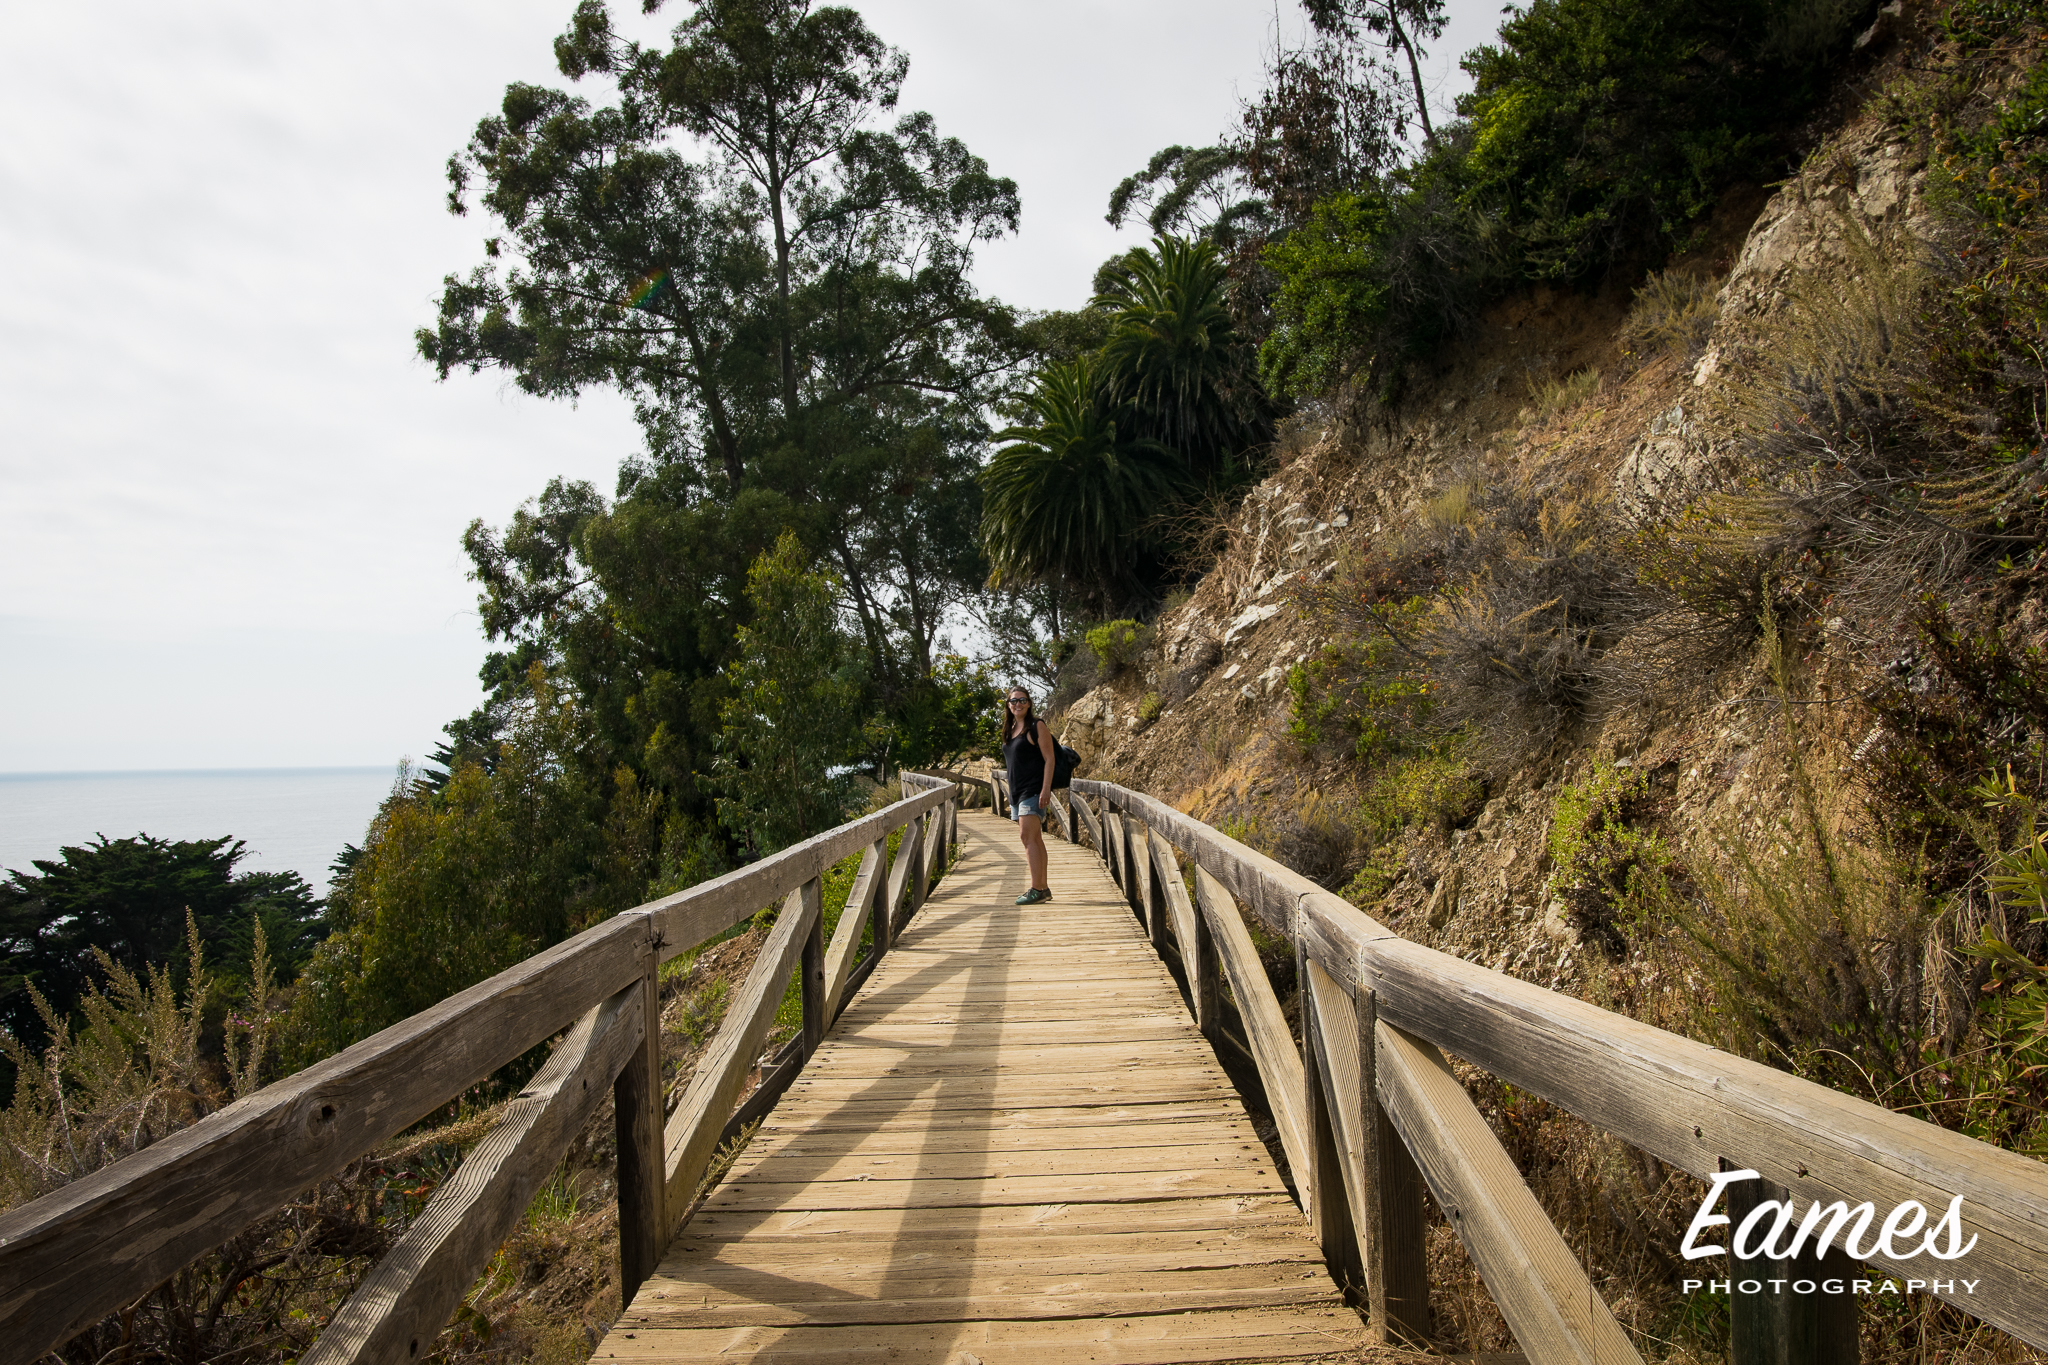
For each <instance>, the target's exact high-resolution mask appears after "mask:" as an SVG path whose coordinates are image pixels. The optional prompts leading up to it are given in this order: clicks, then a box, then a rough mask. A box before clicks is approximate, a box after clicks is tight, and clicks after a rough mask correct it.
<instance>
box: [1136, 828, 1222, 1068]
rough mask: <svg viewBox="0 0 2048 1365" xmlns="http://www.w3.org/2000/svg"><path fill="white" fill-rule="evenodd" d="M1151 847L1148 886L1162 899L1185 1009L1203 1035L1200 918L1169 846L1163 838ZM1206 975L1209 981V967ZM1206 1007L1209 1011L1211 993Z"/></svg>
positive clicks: (1211, 1000) (1202, 940) (1211, 999)
mask: <svg viewBox="0 0 2048 1365" xmlns="http://www.w3.org/2000/svg"><path fill="white" fill-rule="evenodd" d="M1151 847H1152V886H1153V889H1154V894H1156V895H1159V896H1162V897H1163V898H1164V900H1165V903H1166V915H1165V918H1166V920H1167V922H1168V923H1170V924H1171V925H1172V926H1173V942H1174V947H1175V949H1176V950H1178V951H1179V953H1180V962H1181V969H1182V970H1183V971H1185V972H1186V973H1187V977H1188V987H1189V991H1188V994H1189V1000H1188V1008H1189V1009H1190V1010H1191V1011H1192V1012H1193V1014H1194V1016H1195V1025H1196V1027H1198V1028H1202V1029H1203V1031H1204V1032H1207V1027H1206V1025H1205V1024H1204V1023H1203V1020H1204V1017H1205V1016H1204V1015H1203V1013H1202V1007H1203V1001H1202V996H1201V991H1200V989H1199V988H1197V987H1196V985H1195V982H1196V979H1197V978H1198V977H1199V976H1200V974H1201V971H1202V964H1201V958H1202V954H1203V951H1204V946H1205V940H1204V939H1203V936H1202V933H1201V931H1200V930H1199V929H1198V928H1197V927H1196V925H1197V921H1198V920H1199V919H1200V915H1199V914H1198V913H1197V912H1196V910H1195V907H1194V904H1193V902H1191V901H1190V900H1189V899H1188V887H1187V883H1186V882H1185V881H1183V880H1182V879H1181V872H1180V864H1179V863H1177V862H1175V861H1174V857H1173V845H1172V844H1170V843H1168V842H1167V841H1166V840H1164V839H1154V840H1152V841H1151ZM1210 972H1211V979H1212V980H1213V979H1214V968H1213V967H1212V968H1211V969H1210ZM1208 1004H1209V1008H1210V1009H1211V1010H1212V1011H1213V1010H1214V1008H1215V999H1214V996H1213V994H1212V996H1211V998H1210V1000H1209V1002H1208Z"/></svg>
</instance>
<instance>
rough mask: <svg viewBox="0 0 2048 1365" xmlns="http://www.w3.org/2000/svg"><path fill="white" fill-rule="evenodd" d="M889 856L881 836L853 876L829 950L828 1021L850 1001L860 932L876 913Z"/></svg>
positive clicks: (834, 928)
mask: <svg viewBox="0 0 2048 1365" xmlns="http://www.w3.org/2000/svg"><path fill="white" fill-rule="evenodd" d="M888 856H889V846H888V845H887V844H886V843H884V842H883V841H882V840H880V839H877V840H875V842H873V843H872V844H869V845H868V846H867V849H866V850H865V851H864V852H863V853H862V854H861V855H860V871H858V872H856V873H855V874H854V877H853V889H852V890H850V891H848V892H847V893H846V906H845V908H844V909H842V910H841V911H840V912H839V923H838V924H836V925H834V926H833V929H832V942H831V944H830V946H828V947H827V948H826V949H825V1020H826V1022H827V1024H828V1025H829V1024H830V1022H831V1021H832V1020H834V1019H836V1018H838V1017H839V1009H840V1007H841V1006H842V1005H844V1004H845V1003H846V978H847V977H848V976H849V975H851V974H852V972H853V961H854V958H855V957H857V956H858V955H859V954H860V932H861V930H862V928H864V927H865V926H866V925H867V923H868V922H869V920H870V919H871V918H872V917H873V914H874V904H875V898H876V897H877V896H879V895H880V894H881V890H882V885H883V882H884V880H885V878H884V876H883V872H882V865H883V863H884V862H886V861H887V859H888Z"/></svg>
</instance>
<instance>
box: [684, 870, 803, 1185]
mask: <svg viewBox="0 0 2048 1365" xmlns="http://www.w3.org/2000/svg"><path fill="white" fill-rule="evenodd" d="M817 913H818V906H817V902H816V901H814V900H809V899H808V898H807V897H805V895H804V894H803V890H802V888H801V887H799V888H798V889H797V890H795V891H792V892H790V893H789V895H788V897H787V898H785V899H784V901H783V903H782V913H781V914H780V915H778V916H777V917H776V920H775V927H774V928H773V929H771V930H769V931H768V941H767V942H766V943H764V944H762V945H761V953H760V956H759V957H757V958H755V960H754V968H753V970H752V971H750V972H748V973H747V979H746V981H745V983H744V984H743V985H741V987H740V989H739V991H738V992H737V993H736V994H735V995H734V997H733V999H732V1002H731V1003H730V1004H729V1005H727V1006H726V1011H725V1022H724V1023H723V1024H721V1025H720V1026H719V1029H718V1035H717V1037H715V1038H713V1039H712V1040H711V1046H710V1047H708V1048H706V1049H705V1051H704V1056H703V1057H702V1058H701V1059H700V1060H699V1061H698V1063H697V1070H696V1072H695V1073H694V1074H693V1075H692V1076H691V1077H690V1085H689V1088H688V1089H687V1090H685V1091H684V1092H683V1098H682V1102H681V1103H679V1104H678V1105H677V1106H676V1111H675V1113H673V1114H672V1115H670V1116H669V1121H668V1130H667V1134H666V1146H667V1170H668V1207H669V1209H670V1210H672V1211H673V1213H674V1215H675V1216H676V1217H681V1216H682V1213H683V1211H684V1210H685V1209H687V1208H688V1207H689V1203H690V1200H691V1198H692V1197H693V1196H694V1195H695V1194H696V1192H697V1184H698V1182H699V1181H701V1180H702V1179H703V1178H704V1172H705V1170H706V1169H708V1168H709V1167H710V1165H711V1157H712V1153H713V1152H715V1151H716V1150H717V1147H718V1135H719V1133H720V1132H721V1131H723V1130H724V1128H725V1120H726V1118H727V1116H728V1115H730V1114H731V1113H732V1109H733V1104H734V1102H735V1101H737V1100H738V1099H739V1095H740V1088H741V1087H742V1086H743V1085H745V1083H746V1079H747V1071H748V1070H749V1069H750V1068H751V1067H752V1066H753V1064H754V1058H755V1057H757V1056H759V1055H760V1052H761V1040H762V1039H763V1038H765V1037H767V1036H768V1026H769V1025H770V1024H772V1023H773V1022H774V1020H775V1010H776V1007H777V1006H779V1005H780V1004H781V1003H782V994H783V991H784V989H785V988H786V987H787V986H788V984H789V974H790V972H792V971H794V970H795V969H796V965H797V962H798V960H799V959H800V958H801V957H802V956H803V948H804V942H805V940H806V939H808V938H809V937H810V933H811V924H812V922H813V921H814V920H815V918H816V916H817Z"/></svg>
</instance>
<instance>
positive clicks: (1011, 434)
mask: <svg viewBox="0 0 2048 1365" xmlns="http://www.w3.org/2000/svg"><path fill="white" fill-rule="evenodd" d="M1022 401H1023V404H1024V406H1025V407H1026V408H1027V409H1029V410H1030V413H1031V415H1032V416H1033V417H1034V418H1035V419H1036V420H1035V421H1034V422H1032V423H1030V424H1028V425H1024V426H1014V427H1011V428H1009V429H1008V430H1006V431H1003V432H1000V433H998V434H997V436H996V439H997V440H998V441H1001V442H1007V443H1008V444H1006V445H1004V446H1003V448H1002V449H1000V450H998V451H997V452H996V454H995V457H994V458H993V459H992V460H990V461H989V464H988V468H987V469H985V470H983V471H982V476H981V477H982V486H983V490H984V492H983V499H982V521H981V538H982V546H983V548H984V549H985V550H986V551H987V553H988V557H989V563H990V566H991V572H990V574H989V585H990V586H991V587H1006V586H1007V587H1020V586H1023V585H1025V584H1027V583H1049V584H1052V585H1053V586H1054V587H1055V588H1056V589H1059V588H1064V589H1065V590H1066V591H1069V592H1073V593H1075V594H1076V595H1078V596H1079V597H1081V598H1083V599H1084V600H1085V601H1086V602H1087V603H1088V604H1089V605H1092V606H1093V607H1094V608H1095V609H1096V610H1097V611H1107V610H1108V609H1109V608H1110V607H1111V606H1113V605H1115V604H1117V603H1118V602H1120V601H1122V600H1123V599H1124V598H1125V597H1126V596H1128V595H1129V592H1130V589H1131V588H1132V586H1133V585H1134V582H1135V573H1134V570H1135V568H1136V565H1137V562H1138V560H1139V558H1140V556H1141V555H1142V554H1143V552H1144V551H1145V548H1146V543H1147V535H1148V527H1149V525H1150V524H1151V523H1152V522H1153V521H1154V519H1155V518H1156V517H1157V516H1158V515H1159V513H1160V512H1161V511H1162V509H1164V508H1165V506H1166V505H1167V504H1168V503H1169V502H1170V501H1172V500H1173V499H1174V497H1175V496H1176V495H1177V493H1178V492H1179V488H1178V484H1179V482H1180V481H1179V479H1178V478H1177V477H1176V475H1175V471H1174V470H1173V467H1172V463H1171V456H1170V455H1169V454H1168V452H1167V451H1166V449H1165V448H1164V447H1163V446H1161V445H1160V444H1159V443H1158V442H1156V441H1153V440H1150V439H1147V438H1144V437H1134V436H1132V435H1129V434H1128V432H1129V428H1130V423H1129V421H1128V418H1127V415H1126V414H1124V413H1121V412H1119V411H1117V410H1116V409H1114V408H1112V407H1110V406H1109V405H1108V404H1106V403H1104V402H1103V401H1102V393H1101V385H1100V383H1099V382H1098V379H1097V376H1096V373H1095V363H1094V362H1093V360H1092V359H1091V358H1090V357H1087V356H1082V357H1079V358H1077V359H1075V360H1072V361H1070V362H1068V363H1066V364H1061V365H1051V366H1048V367H1047V368H1045V369H1044V370H1041V371H1039V373H1038V374H1037V376H1036V377H1035V378H1034V380H1033V384H1032V388H1031V391H1030V392H1028V393H1026V394H1025V395H1024V397H1023V399H1022ZM1120 419H1124V420H1121V421H1120Z"/></svg>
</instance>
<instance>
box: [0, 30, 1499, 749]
mask: <svg viewBox="0 0 2048 1365" xmlns="http://www.w3.org/2000/svg"><path fill="white" fill-rule="evenodd" d="M619 8H620V9H621V10H622V11H624V12H625V13H626V14H628V15H633V17H632V19H631V21H630V22H632V23H633V25H634V26H635V27H636V29H637V28H641V27H642V26H643V25H644V26H645V27H644V31H647V32H650V33H653V32H658V31H659V29H660V27H661V26H663V25H666V24H669V23H672V22H674V20H675V18H676V17H678V16H679V12H680V11H679V9H678V8H677V7H674V6H672V7H671V11H670V12H669V13H667V14H664V15H663V16H660V17H659V18H658V19H657V20H656V21H642V20H640V19H639V18H638V17H637V14H635V13H634V12H635V11H637V6H631V5H624V6H620V7H619ZM861 8H862V9H863V10H864V12H865V13H866V14H867V16H868V18H869V22H870V23H871V25H872V26H873V27H874V28H875V29H876V31H877V32H878V33H880V35H881V36H882V37H883V38H884V39H886V40H887V41H889V42H891V43H894V44H896V45H898V46H901V47H903V48H905V49H906V50H907V51H908V52H909V53H910V56H911V77H910V84H909V87H908V89H907V90H906V92H905V100H904V104H905V107H906V108H924V109H929V110H931V111H932V112H933V114H934V115H935V116H936V117H937V119H938V121H939V125H940V128H941V130H942V131H944V132H947V133H950V134H953V135H956V136H959V137H961V138H962V139H963V140H964V141H965V142H966V143H967V144H968V146H969V147H970V148H972V149H973V150H974V151H976V152H977V153H979V154H980V155H982V156H983V157H984V158H986V159H987V161H988V162H989V164H990V167H991V169H993V170H994V171H995V172H996V173H998V174H1002V175H1010V176H1013V177H1015V178H1017V179H1018V181H1019V182H1020V186H1021V190H1022V194H1023V200H1024V215H1025V217H1024V228H1023V231H1022V233H1021V235H1020V236H1019V237H1018V238H1016V239H1014V240H1012V241H1007V242H1003V243H999V244H996V245H994V246H992V247H991V248H989V249H988V250H987V251H986V253H985V255H984V257H983V260H982V264H981V268H980V272H979V273H980V279H981V282H982V284H983V286H984V287H985V288H987V289H989V290H990V291H991V292H994V293H996V294H997V295H999V296H1001V297H1003V298H1006V299H1010V300H1012V301H1015V302H1017V303H1021V304H1024V305H1027V306H1030V307H1035V308H1046V307H1071V306H1073V305H1075V304H1077V303H1078V302H1080V301H1081V299H1082V297H1083V296H1084V295H1085V292H1086V288H1087V281H1088V279H1089V277H1090V275H1091V274H1092V272H1093V270H1094V268H1095V266H1096V264H1097V263H1099V262H1100V261H1101V260H1102V259H1103V258H1104V257H1105V256H1107V255H1108V254H1110V253H1111V252H1112V251H1114V250H1116V249H1118V248H1119V247H1120V246H1121V245H1123V244H1127V243H1129V242H1131V241H1135V240H1138V239H1139V238H1140V236H1141V234H1139V233H1137V232H1134V231H1126V232H1125V233H1123V234H1121V235H1119V234H1117V233H1114V232H1112V231H1111V230H1110V228H1109V227H1108V225H1107V224H1106V223H1104V222H1103V221H1102V213H1103V207H1104V203H1105V201H1106V199H1107V197H1108V193H1109V190H1110V188H1111V186H1113V185H1114V184H1115V183H1116V181H1117V180H1119V179H1120V178H1122V177H1123V176H1124V175H1126V174H1128V173H1129V172H1130V171H1132V170H1134V169H1136V168H1137V167H1139V166H1141V165H1142V164H1143V162H1144V160H1145V159H1146V157H1148V156H1149V155H1150V154H1151V152H1152V151H1154V150H1156V149H1157V148H1158V147H1160V146H1162V145H1165V144H1167V143H1169V142H1176V141H1179V142H1197V141H1205V140H1208V139H1210V138H1212V137H1214V136H1215V135H1216V134H1217V133H1219V132H1220V131H1222V130H1223V129H1224V128H1225V127H1226V126H1227V125H1228V124H1229V123H1230V122H1231V121H1232V119H1233V118H1234V117H1235V112H1236V108H1237V102H1238V99H1239V97H1240V96H1241V95H1248V94H1250V93H1252V92H1253V91H1255V90H1256V89H1257V87H1258V84H1259V71H1260V69H1261V64H1262V61H1263V55H1264V53H1265V51H1266V50H1267V49H1268V48H1269V46H1270V44H1271V42H1272V34H1273V25H1274V23H1275V11H1274V10H1273V9H1272V7H1271V6H1268V5H1261V4H1257V3H1244V0H1227V2H1226V0H1127V2H1126V3H1122V4H1115V3H1108V4H1105V3H1101V0H1096V2H1095V3H1088V4H1082V3H1068V2H1067V0H1058V2H1057V3H1054V2H1052V0H1038V2H1037V3H1033V4H1029V5H1023V4H1017V3H1014V0H1003V2H1002V3H997V0H974V2H972V3H970V2H968V0H869V3H865V4H863V5H862V6H861ZM570 9H571V4H570V3H569V0H491V2H490V3H480V2H479V0H465V2H464V3H443V4H438V5H421V4H398V3H393V2H392V0H363V2H362V3H357V4H353V5H345V6H325V7H303V6H282V5H258V4H253V3H227V2H226V0H188V3H183V4H179V5H162V4H146V3H141V0H110V3H106V4H102V5H94V6H85V5H63V6H57V5H40V6H30V5H17V6H13V7H11V8H10V9H9V10H8V11H7V13H6V15H5V17H4V18H0V129H4V132H5V136H4V137H0V706H4V711H0V714H5V715H6V717H7V720H6V721H5V723H4V724H0V771H8V770H12V771H20V770H38V769H40V770H50V769H71V768H81V769H83V768H109V767H117V768H148V767H216V766H222V767H224V766H257V765H270V764H274V765H298V764H355V763H365V764H381V763H386V762H389V761H392V760H393V759H395V758H396V757H397V756H398V755H400V754H402V753H412V754H418V753H420V752H422V751H423V750H424V749H426V748H428V747H430V746H431V745H432V743H433V742H434V740H435V739H436V737H437V733H438V730H439V727H440V725H441V724H442V723H443V722H444V721H446V720H447V719H449V718H450V717H451V716H453V715H455V714H458V713H460V712H462V711H465V710H467V709H468V708H469V706H471V705H472V704H474V701H475V699H476V692H477V688H476V683H475V678H474V670H475V667H476V665H477V662H478V661H479V660H480V658H481V656H482V653H483V651H484V648H485V646H484V644H483V642H482V641H481V640H480V639H479V638H478V636H477V633H476V630H475V626H474V619H473V614H472V613H473V603H474V589H473V586H472V585H471V584H469V583H467V582H466V581H465V579H464V572H465V570H466V568H467V565H466V562H465V561H464V559H463V556H462V554H461V551H460V548H459V545H458V537H459V536H460V534H461V531H462V528H463V526H464V525H465V524H466V523H467V522H468V521H469V520H470V518H472V517H475V516H482V517H485V518H487V519H489V520H491V521H494V522H498V521H503V520H504V518H505V517H506V515H507V514H508V513H509V512H510V510H511V509H512V508H513V507H514V506H516V505H517V504H518V502H519V501H520V500H521V499H523V498H525V497H528V496H531V495H533V494H534V493H537V492H538V491H539V489H540V488H541V486H542V485H543V484H544V483H545V482H546V480H547V479H548V478H550V477H552V476H555V475H563V476H567V477H572V478H585V479H590V480H593V481H595V482H597V483H598V484H599V485H600V486H601V487H604V488H606V489H609V486H610V483H611V480H612V476H613V473H614V471H615V469H616V467H617V464H618V461H619V458H620V457H621V456H623V455H625V454H627V453H629V452H630V451H631V450H632V449H633V448H634V447H635V446H636V444H637V436H636V433H635V431H634V429H633V426H632V423H631V420H630V415H629V413H628V411H627V409H626V407H625V405H624V404H623V403H621V402H620V401H619V400H617V399H616V398H615V397H613V396H611V395H608V394H602V393H600V394H593V395H591V396H589V397H587V398H586V399H585V400H584V401H583V402H582V403H581V404H580V405H578V406H575V407H571V406H570V405H568V404H560V403H543V402H539V401H536V400H533V399H529V398H526V397H525V396H523V395H520V394H518V393H516V392H513V391H510V390H508V389H506V388H505V387H504V385H503V384H502V382H501V381H500V380H498V379H496V378H493V377H490V376H484V377H481V378H477V379H468V378H463V379H458V380H455V381H452V382H450V383H448V384H446V385H438V384H436V383H434V382H433V378H432V374H431V372H430V371H429V370H428V368H427V367H426V366H425V365H423V364H422V363H421V362H419V361H417V360H416V359H414V358H413V355H412V343H411V335H412V331H413V329H414V328H415V327H418V326H420V325H422V324H425V323H427V322H428V321H430V320H431V318H432V316H433V309H434V301H435V298H436V296H437V293H438V289H439V282H440V279H441V276H442V275H444V274H446V273H448V272H450V271H462V270H467V269H468V268H469V267H470V266H471V265H472V264H473V263H474V262H475V261H476V260H477V259H478V258H479V247H478V242H479V240H480V238H481V237H482V236H483V235H484V233H485V231H486V230H487V228H486V224H485V222H484V221H483V220H482V219H481V218H480V217H478V216H474V215H473V216H472V217H470V218H467V219H455V218H451V217H450V216H449V215H448V214H447V213H446V212H445V211H444V209H443V196H444V193H445V185H444V182H443V179H442V167H443V164H444V162H445V161H446V159H447V157H448V154H449V153H450V152H452V151H454V150H455V149H456V148H458V147H459V146H460V145H461V144H462V143H463V141H464V140H465V138H466V136H467V134H468V131H469V129H470V128H471V127H472V126H473V125H474V123H475V121H476V120H477V119H478V118H479V117H480V116H482V115H484V114H486V113H488V112H490V111H491V110H492V109H493V108H495V106H496V104H497V101H498V99H499V97H500V95H501V94H502V92H503V89H504V86H505V84H506V83H507V82H508V81H512V80H515V79H517V80H531V81H541V82H554V81H558V80H559V77H558V76H557V75H556V74H555V72H554V71H553V67H552V55H551V47H550V45H551V42H552V39H553V37H554V36H555V34H556V33H558V32H559V31H560V30H561V28H562V26H563V24H564V23H565V22H566V20H567V18H568V15H569V12H570ZM1489 12H1490V11H1489ZM1477 13H1478V10H1477V9H1475V10H1474V14H1475V15H1476V14H1477ZM1285 21H1286V22H1290V23H1293V22H1296V21H1295V20H1293V19H1291V18H1286V19H1285ZM1475 22H1476V20H1475ZM1465 41H1466V42H1467V43H1469V41H1471V39H1470V38H1466V39H1465ZM1445 46H1446V49H1447V50H1451V45H1450V44H1446V45H1445Z"/></svg>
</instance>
